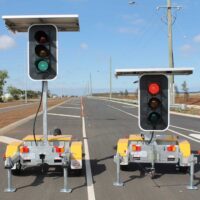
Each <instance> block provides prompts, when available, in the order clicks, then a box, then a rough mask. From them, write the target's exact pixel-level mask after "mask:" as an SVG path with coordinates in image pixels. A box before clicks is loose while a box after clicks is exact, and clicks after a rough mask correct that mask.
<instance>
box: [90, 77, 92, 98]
mask: <svg viewBox="0 0 200 200" xmlns="http://www.w3.org/2000/svg"><path fill="white" fill-rule="evenodd" d="M90 95H91V96H92V75H91V73H90Z"/></svg>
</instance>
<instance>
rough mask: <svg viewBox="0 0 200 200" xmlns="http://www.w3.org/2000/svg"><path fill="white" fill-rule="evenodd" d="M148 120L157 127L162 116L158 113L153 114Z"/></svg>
mask: <svg viewBox="0 0 200 200" xmlns="http://www.w3.org/2000/svg"><path fill="white" fill-rule="evenodd" d="M148 120H149V121H150V122H151V123H152V124H153V125H155V124H157V123H158V121H159V120H160V114H159V113H157V112H152V113H150V114H149V116H148Z"/></svg>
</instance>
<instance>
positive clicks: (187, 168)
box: [179, 167, 190, 174]
mask: <svg viewBox="0 0 200 200" xmlns="http://www.w3.org/2000/svg"><path fill="white" fill-rule="evenodd" d="M189 169H190V167H179V172H180V173H183V174H187V173H188V172H189Z"/></svg>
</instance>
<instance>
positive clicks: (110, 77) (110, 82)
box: [110, 56, 112, 99]
mask: <svg viewBox="0 0 200 200" xmlns="http://www.w3.org/2000/svg"><path fill="white" fill-rule="evenodd" d="M111 98H112V58H111V56H110V99H111Z"/></svg>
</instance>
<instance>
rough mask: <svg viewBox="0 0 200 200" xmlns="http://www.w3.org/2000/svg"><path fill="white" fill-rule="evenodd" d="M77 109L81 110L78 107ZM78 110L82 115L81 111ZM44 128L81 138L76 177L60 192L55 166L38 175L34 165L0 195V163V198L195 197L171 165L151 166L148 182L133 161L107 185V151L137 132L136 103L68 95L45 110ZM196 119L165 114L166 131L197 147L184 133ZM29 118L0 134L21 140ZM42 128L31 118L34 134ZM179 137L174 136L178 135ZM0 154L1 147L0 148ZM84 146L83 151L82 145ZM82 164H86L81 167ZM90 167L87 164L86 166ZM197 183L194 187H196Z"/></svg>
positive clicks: (110, 174) (111, 171) (111, 169)
mask: <svg viewBox="0 0 200 200" xmlns="http://www.w3.org/2000/svg"><path fill="white" fill-rule="evenodd" d="M82 107H83V113H82V109H81V108H82ZM82 114H83V115H82ZM48 122H49V130H52V129H53V128H55V127H59V128H61V130H62V132H63V134H72V135H73V136H74V137H75V138H77V139H80V140H82V141H83V142H84V148H85V159H86V161H85V162H84V169H83V173H82V174H81V176H79V177H78V176H75V175H74V174H71V175H70V177H69V186H70V187H71V188H72V189H73V191H72V193H70V194H63V193H60V192H59V190H60V189H61V188H62V186H63V177H62V170H61V169H54V168H51V169H50V170H49V172H47V173H44V174H43V173H42V172H41V168H40V167H34V168H28V169H26V170H24V172H23V173H22V175H21V176H20V177H17V176H15V177H13V185H14V186H15V187H16V188H17V192H16V193H4V192H3V189H4V188H5V187H6V184H7V179H6V170H4V167H3V162H0V170H1V173H0V179H1V181H0V197H1V198H0V199H1V200H7V199H15V200H21V199H29V200H35V199H43V200H55V199H70V200H79V199H80V200H87V199H88V200H95V199H96V200H102V199H103V200H117V199H119V200H128V199H131V200H143V199H144V200H160V199H162V200H169V199H170V200H186V199H187V200H195V199H199V196H200V190H197V191H188V190H187V189H186V186H187V185H188V184H189V174H180V173H178V172H177V171H176V170H175V168H174V167H173V166H169V165H164V166H163V165H162V166H157V168H156V169H157V170H156V171H157V177H156V179H154V180H152V179H151V178H150V176H149V175H148V174H145V173H141V172H143V171H144V168H143V167H142V166H138V165H136V164H135V165H133V166H131V167H130V169H129V170H128V171H122V172H121V178H122V180H123V182H124V183H125V185H124V187H121V188H118V187H114V186H113V181H115V180H116V165H115V163H114V162H113V155H114V154H115V153H116V144H117V141H118V139H119V138H120V137H125V136H128V135H129V134H133V133H139V132H140V130H139V128H138V122H137V107H134V106H130V105H127V104H122V103H116V102H110V101H104V100H98V99H93V98H92V99H90V98H83V102H81V100H80V98H74V99H72V100H70V101H68V102H65V103H63V104H62V105H60V106H58V107H56V108H55V109H53V110H51V111H49V115H48ZM199 122H200V120H199V119H196V118H188V117H183V116H176V115H172V116H171V125H172V126H170V131H167V132H168V133H170V134H175V133H176V134H182V136H185V137H189V139H190V142H191V145H192V149H193V150H199V149H200V139H198V138H197V137H196V136H195V137H191V135H190V134H200V132H199V131H200V130H199ZM32 123H33V121H29V122H27V123H25V124H23V125H21V126H19V127H18V128H16V129H15V130H13V131H11V132H9V133H5V134H4V135H6V136H10V137H15V138H19V139H21V138H23V137H24V136H25V135H27V134H31V133H32ZM41 132H42V116H40V117H39V118H38V120H37V130H36V133H38V134H39V133H41ZM182 136H180V137H182ZM0 147H1V148H0V153H1V155H3V153H4V151H5V145H1V146H0ZM87 148H88V149H87ZM85 163H86V167H85ZM90 167H91V168H90ZM195 170H196V175H195V183H196V184H197V185H198V184H199V182H200V172H199V167H198V166H197V167H196V169H195ZM198 186H199V187H200V185H198Z"/></svg>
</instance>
